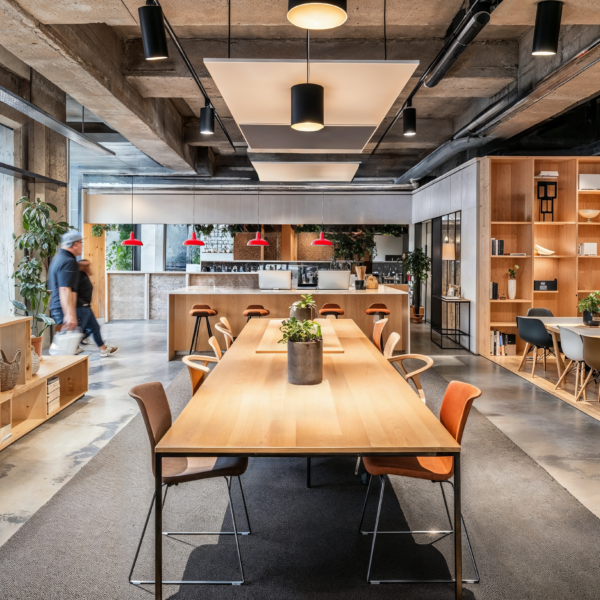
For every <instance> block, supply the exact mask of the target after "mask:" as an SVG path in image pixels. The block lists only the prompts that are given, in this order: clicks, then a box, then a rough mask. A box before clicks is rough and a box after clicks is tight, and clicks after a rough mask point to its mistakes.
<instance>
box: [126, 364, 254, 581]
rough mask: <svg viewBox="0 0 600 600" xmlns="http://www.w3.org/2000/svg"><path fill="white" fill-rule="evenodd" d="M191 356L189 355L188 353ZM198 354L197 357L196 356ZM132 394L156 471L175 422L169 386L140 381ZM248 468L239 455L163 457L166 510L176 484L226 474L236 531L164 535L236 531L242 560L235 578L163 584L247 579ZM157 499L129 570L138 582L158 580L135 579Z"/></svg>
mask: <svg viewBox="0 0 600 600" xmlns="http://www.w3.org/2000/svg"><path fill="white" fill-rule="evenodd" d="M186 358H187V357H186ZM194 358H195V357H194ZM129 395H130V396H131V397H132V398H133V399H134V400H135V401H136V402H137V403H138V406H139V407H140V412H141V413H142V417H143V418H144V423H145V425H146V431H147V432H148V439H149V440H150V458H151V464H152V471H153V472H154V449H155V447H156V444H158V442H160V440H161V439H162V438H163V436H164V435H165V434H166V433H167V431H168V430H169V429H170V427H171V425H172V416H171V409H170V408H169V402H168V400H167V396H166V394H165V390H164V388H163V386H162V384H161V383H159V382H157V381H155V382H152V383H144V384H141V385H136V386H135V387H134V388H132V389H131V390H129ZM247 468H248V459H247V458H239V457H237V456H231V457H219V458H217V457H197V456H193V457H192V456H189V457H188V456H177V457H164V458H163V459H162V487H163V488H164V489H165V494H164V498H163V503H162V506H163V510H164V503H165V500H166V499H167V492H168V491H169V488H170V487H172V486H176V485H179V484H183V483H188V482H190V481H199V480H201V479H214V478H215V477H223V478H224V479H225V487H226V489H227V496H228V498H229V510H230V514H231V521H232V524H233V531H179V532H175V531H164V532H163V535H166V536H184V535H233V536H234V538H235V545H236V548H237V555H238V562H239V566H240V573H241V579H238V580H235V581H192V580H185V581H165V582H163V585H203V584H213V585H214V584H230V585H241V584H242V583H244V567H243V565H242V555H241V553H240V543H239V540H238V537H239V536H240V535H249V534H250V533H251V531H252V530H251V528H250V519H249V517H248V509H247V507H246V498H245V496H244V489H243V487H242V480H241V477H240V476H241V475H243V474H244V473H245V472H246V469H247ZM234 477H237V480H238V482H239V485H240V491H241V495H242V500H243V503H244V510H245V511H246V520H247V522H248V531H239V530H238V527H237V524H236V520H235V512H234V510H233V503H232V501H231V484H232V481H233V478H234ZM155 500H156V492H154V495H153V496H152V502H151V503H150V510H149V511H148V516H147V517H146V522H145V523H144V527H143V529H142V535H141V537H140V541H139V543H138V547H137V550H136V553H135V558H134V559H133V565H132V566H131V571H130V572H129V583H132V584H134V585H152V584H154V581H149V580H134V579H132V577H133V571H134V569H135V565H136V563H137V559H138V555H139V553H140V548H141V547H142V542H143V541H144V535H145V533H146V529H147V527H148V521H149V520H150V514H151V513H152V508H153V506H154V502H155Z"/></svg>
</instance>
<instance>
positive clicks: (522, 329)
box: [517, 317, 558, 377]
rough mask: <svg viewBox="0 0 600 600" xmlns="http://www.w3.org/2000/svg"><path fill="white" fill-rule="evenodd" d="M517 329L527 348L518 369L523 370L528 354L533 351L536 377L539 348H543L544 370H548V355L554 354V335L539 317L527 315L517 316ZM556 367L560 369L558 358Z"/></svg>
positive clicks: (533, 372)
mask: <svg viewBox="0 0 600 600" xmlns="http://www.w3.org/2000/svg"><path fill="white" fill-rule="evenodd" d="M517 330H518V331H519V337H520V338H521V339H522V340H523V341H524V342H525V350H524V352H523V358H521V362H520V364H519V368H518V369H517V370H518V371H520V370H521V368H522V367H523V365H524V364H525V361H526V360H527V355H528V354H529V352H531V351H533V367H532V368H531V377H535V367H536V365H537V363H538V361H539V360H540V359H539V355H538V350H542V360H543V362H544V371H545V370H546V356H547V355H548V354H552V355H554V344H553V342H552V336H551V335H550V334H549V333H548V330H547V329H546V327H545V325H544V324H543V323H542V322H541V321H540V320H539V319H531V318H527V317H517ZM556 369H557V370H558V360H557V361H556Z"/></svg>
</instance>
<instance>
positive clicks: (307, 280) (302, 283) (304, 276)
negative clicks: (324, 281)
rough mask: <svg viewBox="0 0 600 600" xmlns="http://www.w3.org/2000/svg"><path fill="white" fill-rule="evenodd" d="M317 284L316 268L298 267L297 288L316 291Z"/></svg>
mask: <svg viewBox="0 0 600 600" xmlns="http://www.w3.org/2000/svg"><path fill="white" fill-rule="evenodd" d="M318 283H319V275H318V269H317V267H307V266H302V265H301V266H299V267H298V288H299V289H300V288H305V289H313V290H314V289H316V288H317V284H318Z"/></svg>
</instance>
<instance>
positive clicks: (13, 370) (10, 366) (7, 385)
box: [0, 350, 21, 392]
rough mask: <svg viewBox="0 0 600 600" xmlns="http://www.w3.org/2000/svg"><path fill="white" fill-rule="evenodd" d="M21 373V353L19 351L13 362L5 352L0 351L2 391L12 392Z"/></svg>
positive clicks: (0, 383)
mask: <svg viewBox="0 0 600 600" xmlns="http://www.w3.org/2000/svg"><path fill="white" fill-rule="evenodd" d="M20 372H21V351H20V350H17V352H16V354H15V357H14V358H13V360H8V359H7V358H6V354H4V350H0V390H2V391H3V392H6V391H7V390H12V389H13V388H14V387H15V385H17V381H18V380H19V373H20Z"/></svg>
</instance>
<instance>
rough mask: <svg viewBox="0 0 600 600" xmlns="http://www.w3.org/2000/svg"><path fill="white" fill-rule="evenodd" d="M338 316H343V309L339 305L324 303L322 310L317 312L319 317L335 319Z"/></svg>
mask: <svg viewBox="0 0 600 600" xmlns="http://www.w3.org/2000/svg"><path fill="white" fill-rule="evenodd" d="M339 315H341V316H342V317H343V316H344V309H343V308H342V307H341V306H340V305H339V304H333V303H331V302H326V303H325V304H323V308H321V310H319V316H320V317H329V316H332V317H335V318H336V319H337V318H338V316H339Z"/></svg>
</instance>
